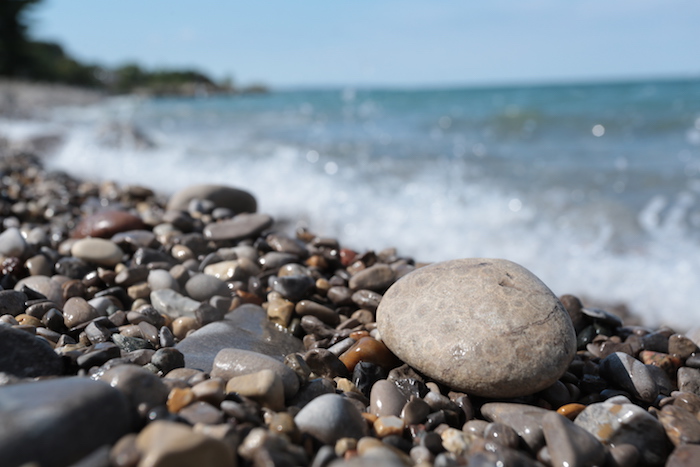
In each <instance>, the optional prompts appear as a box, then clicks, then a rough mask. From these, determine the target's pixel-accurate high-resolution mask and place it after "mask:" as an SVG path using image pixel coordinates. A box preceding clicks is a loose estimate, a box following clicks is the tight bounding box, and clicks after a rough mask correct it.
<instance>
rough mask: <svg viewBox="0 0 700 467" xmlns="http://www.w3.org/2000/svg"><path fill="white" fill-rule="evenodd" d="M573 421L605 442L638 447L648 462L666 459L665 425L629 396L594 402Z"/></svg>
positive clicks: (648, 463) (659, 461)
mask: <svg viewBox="0 0 700 467" xmlns="http://www.w3.org/2000/svg"><path fill="white" fill-rule="evenodd" d="M574 423H575V424H576V425H578V426H579V427H581V428H583V429H585V430H586V431H588V432H589V433H591V434H593V436H595V437H596V438H598V440H600V441H601V442H602V443H603V444H608V445H612V446H617V445H620V444H631V445H633V446H635V447H636V448H637V449H638V450H639V452H640V453H641V455H642V460H643V461H644V463H645V464H647V465H661V464H662V463H663V460H664V459H665V456H666V443H667V439H666V433H665V432H664V428H663V426H662V425H661V423H660V422H659V421H658V420H657V419H656V418H655V417H654V416H653V415H651V414H650V413H649V412H647V411H646V410H644V409H643V408H641V407H639V406H638V405H635V404H632V403H631V402H630V401H629V400H628V399H627V398H626V397H623V396H617V397H613V398H610V399H608V400H606V401H605V402H600V403H597V404H591V405H589V406H588V407H586V408H585V409H584V410H583V412H581V413H580V414H578V416H577V417H576V420H574Z"/></svg>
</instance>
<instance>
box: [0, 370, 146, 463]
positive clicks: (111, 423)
mask: <svg viewBox="0 0 700 467" xmlns="http://www.w3.org/2000/svg"><path fill="white" fill-rule="evenodd" d="M0 419H2V423H0V459H2V461H1V463H2V465H3V466H7V467H15V466H19V465H23V464H25V463H29V462H36V463H37V464H38V465H41V466H43V467H61V466H66V465H71V464H73V463H74V462H76V461H78V460H80V459H81V458H83V457H85V456H87V455H88V454H90V453H91V452H93V451H94V450H95V449H97V448H99V447H101V446H104V445H110V444H113V443H114V442H116V441H117V440H118V439H119V438H120V437H121V436H123V435H125V434H126V433H127V432H129V430H130V429H131V428H132V422H133V420H132V418H131V411H130V410H129V406H128V402H127V401H126V398H125V397H124V396H123V395H122V394H121V393H120V392H119V391H117V390H116V389H114V388H111V387H110V386H109V385H108V384H105V383H103V382H100V381H92V380H90V379H87V378H77V377H72V378H58V379H52V380H46V381H38V382H33V383H23V384H15V385H10V386H4V387H0Z"/></svg>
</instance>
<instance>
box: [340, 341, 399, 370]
mask: <svg viewBox="0 0 700 467" xmlns="http://www.w3.org/2000/svg"><path fill="white" fill-rule="evenodd" d="M340 361H341V362H343V363H344V364H345V366H346V367H347V368H348V370H350V371H353V370H354V369H355V365H357V364H358V363H359V362H369V363H374V364H375V365H379V366H381V367H382V368H384V369H386V370H390V369H392V368H394V367H395V366H398V365H399V364H400V363H401V362H400V361H399V359H398V358H396V356H395V355H394V354H393V353H392V352H391V350H389V349H388V348H387V346H386V345H384V343H383V342H380V341H378V340H377V339H374V338H373V337H363V338H361V339H360V340H358V341H357V342H355V344H354V345H353V346H352V347H350V348H349V349H348V350H347V351H345V352H344V353H343V354H342V355H341V356H340Z"/></svg>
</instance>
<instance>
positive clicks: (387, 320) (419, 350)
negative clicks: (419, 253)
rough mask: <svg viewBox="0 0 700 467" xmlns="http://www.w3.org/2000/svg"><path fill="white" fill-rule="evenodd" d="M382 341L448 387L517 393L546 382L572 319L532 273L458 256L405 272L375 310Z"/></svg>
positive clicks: (570, 342) (563, 357)
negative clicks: (455, 258)
mask: <svg viewBox="0 0 700 467" xmlns="http://www.w3.org/2000/svg"><path fill="white" fill-rule="evenodd" d="M377 327H378V328H379V332H380V334H381V336H382V339H383V341H384V343H385V344H386V345H387V347H389V349H391V351H392V352H394V353H395V354H396V355H397V356H398V357H399V358H401V359H402V360H403V361H405V362H406V363H408V364H409V365H411V366H413V367H415V368H416V369H418V370H420V371H421V372H423V373H424V374H426V375H428V376H430V377H432V378H434V379H435V380H437V381H440V382H442V383H444V384H446V385H448V386H450V387H451V388H453V389H456V390H460V391H464V392H468V393H470V394H475V395H478V396H484V397H516V396H522V395H527V394H533V393H535V392H537V391H540V390H542V389H545V388H547V387H548V386H551V385H552V384H553V383H554V382H555V381H557V379H559V377H561V375H562V374H563V373H564V372H565V371H566V369H567V367H568V365H569V363H570V362H571V360H572V359H573V357H574V354H575V352H576V335H575V333H574V329H573V326H572V324H571V319H570V318H569V315H568V313H567V312H566V310H565V309H564V307H563V306H562V304H561V303H560V302H559V300H558V299H557V297H556V296H555V295H554V294H553V293H552V292H551V291H550V290H549V289H548V288H547V286H546V285H544V284H543V283H542V282H541V281H540V280H539V279H538V278H537V277H535V275H533V274H532V273H531V272H530V271H528V270H527V269H525V268H523V267H522V266H520V265H517V264H515V263H512V262H510V261H507V260H502V259H482V258H472V259H461V260H454V261H447V262H443V263H436V264H433V265H430V266H426V267H424V268H420V269H417V270H416V271H414V272H412V273H409V274H407V275H406V276H404V277H403V278H401V279H400V280H399V281H397V282H396V283H395V284H394V285H392V286H391V287H390V288H389V290H388V291H387V292H386V293H385V294H384V297H383V298H382V301H381V303H380V304H379V307H378V309H377Z"/></svg>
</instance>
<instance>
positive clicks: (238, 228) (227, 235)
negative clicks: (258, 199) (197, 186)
mask: <svg viewBox="0 0 700 467" xmlns="http://www.w3.org/2000/svg"><path fill="white" fill-rule="evenodd" d="M271 226H272V217H270V216H268V215H266V214H239V215H237V216H235V217H234V218H233V219H230V220H225V221H221V222H215V223H212V224H207V226H206V227H204V237H205V238H207V239H208V240H230V241H232V242H236V241H239V240H243V239H244V238H250V237H254V236H256V235H258V234H259V233H261V232H262V231H263V230H265V229H267V228H269V227H271Z"/></svg>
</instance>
